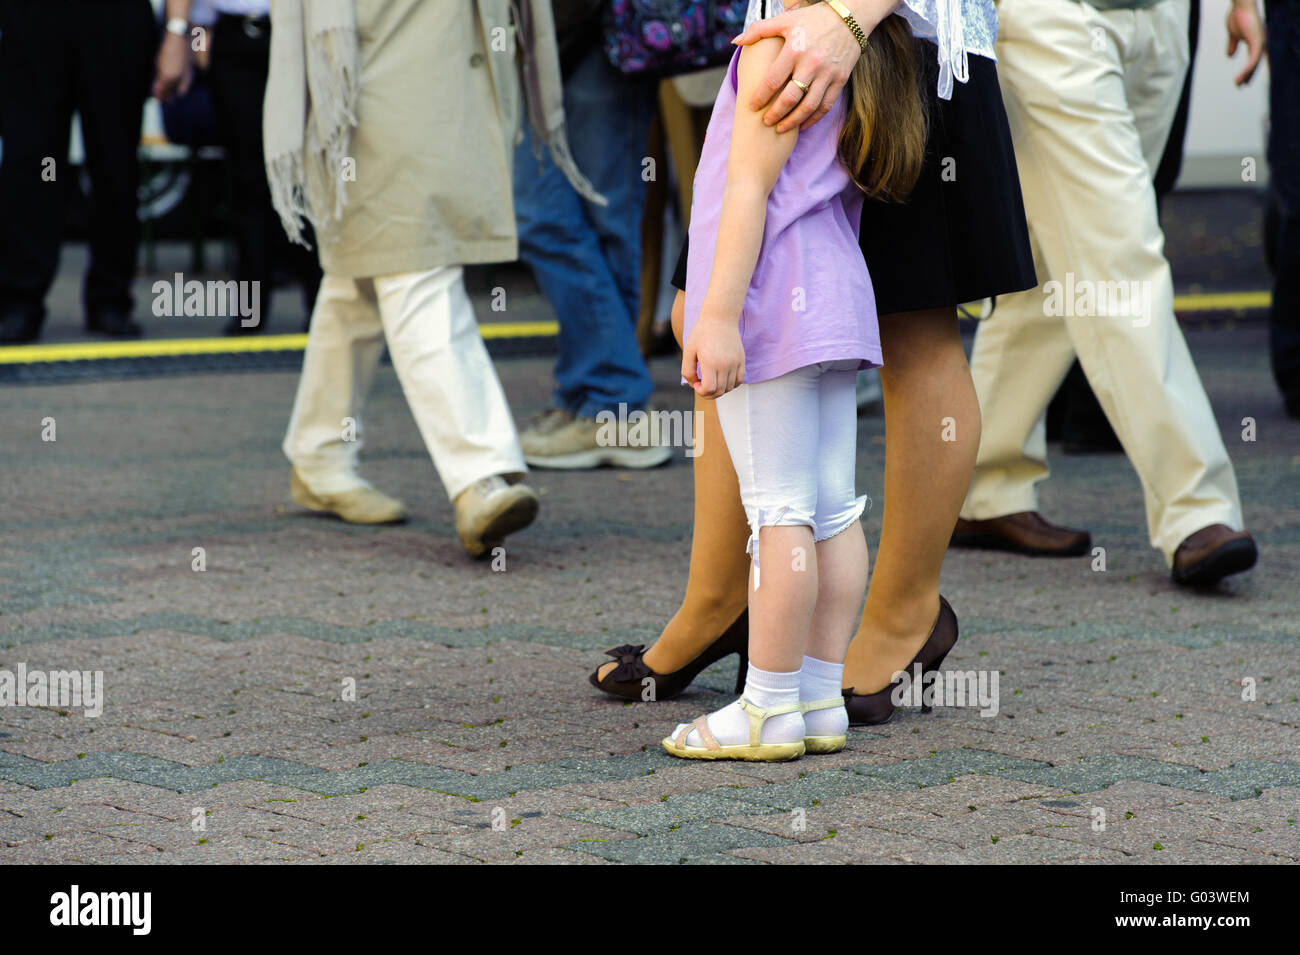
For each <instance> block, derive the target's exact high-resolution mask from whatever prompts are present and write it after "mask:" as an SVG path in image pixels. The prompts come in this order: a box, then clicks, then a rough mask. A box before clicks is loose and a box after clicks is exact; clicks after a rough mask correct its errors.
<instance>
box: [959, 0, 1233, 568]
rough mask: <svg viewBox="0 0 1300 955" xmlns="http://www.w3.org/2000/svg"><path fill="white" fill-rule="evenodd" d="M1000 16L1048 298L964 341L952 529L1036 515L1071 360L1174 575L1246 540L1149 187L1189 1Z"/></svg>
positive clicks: (1002, 12)
mask: <svg viewBox="0 0 1300 955" xmlns="http://www.w3.org/2000/svg"><path fill="white" fill-rule="evenodd" d="M998 14H999V18H1000V27H999V36H998V43H997V54H998V74H999V76H1000V78H1001V83H1002V96H1003V99H1004V101H1005V102H1006V108H1007V117H1008V119H1009V121H1010V124H1011V132H1012V136H1013V139H1014V141H1015V149H1016V160H1017V164H1018V166H1019V170H1020V184H1021V189H1022V190H1023V192H1024V199H1025V214H1026V217H1027V219H1028V221H1029V231H1030V236H1031V238H1032V240H1033V244H1034V262H1035V265H1036V267H1037V270H1038V278H1039V281H1040V282H1042V283H1043V284H1042V285H1041V286H1040V287H1039V288H1037V289H1030V290H1029V291H1026V292H1018V293H1016V294H1014V295H1007V296H1004V297H1000V298H999V299H998V301H997V307H996V309H995V310H994V313H993V315H992V316H991V317H990V318H989V319H988V320H987V321H984V322H981V324H980V326H979V331H978V332H977V334H976V337H975V349H974V353H973V355H972V356H971V374H972V376H973V377H974V379H975V388H976V391H977V392H978V393H979V401H980V412H981V414H982V416H983V420H984V430H983V437H982V439H981V442H980V450H979V457H978V460H977V462H976V467H975V478H974V481H973V482H972V484H971V488H970V491H969V493H968V494H967V497H966V503H965V506H964V507H963V508H962V516H963V517H965V518H968V519H972V520H983V519H988V518H992V517H999V516H1002V515H1004V514H1010V513H1014V512H1017V511H1026V510H1037V507H1038V502H1037V491H1036V487H1035V485H1036V484H1037V483H1038V482H1039V481H1041V480H1043V479H1044V478H1046V477H1047V475H1048V466H1047V447H1046V441H1045V420H1044V419H1045V416H1046V409H1047V405H1048V402H1049V401H1050V400H1051V398H1052V395H1053V394H1054V393H1055V391H1056V389H1057V388H1058V387H1059V385H1060V384H1061V381H1062V380H1063V379H1064V377H1065V375H1066V372H1067V371H1068V370H1069V367H1070V364H1071V363H1072V361H1073V360H1074V357H1075V355H1077V356H1078V358H1079V362H1080V364H1081V365H1082V366H1083V370H1084V373H1085V374H1086V375H1087V377H1088V381H1089V382H1090V383H1091V385H1092V389H1093V391H1094V392H1096V395H1097V398H1098V400H1099V401H1100V402H1101V406H1102V408H1103V410H1104V411H1105V412H1106V417H1107V418H1109V419H1110V423H1111V425H1112V426H1113V427H1114V429H1115V433H1116V434H1117V435H1118V436H1119V439H1120V441H1121V443H1122V444H1123V445H1124V450H1125V451H1126V452H1127V454H1128V457H1129V460H1130V461H1131V462H1132V464H1133V467H1134V468H1135V470H1136V471H1137V473H1138V477H1139V479H1140V480H1141V482H1142V489H1143V492H1144V495H1145V503H1146V514H1147V530H1148V533H1149V535H1150V539H1151V543H1152V545H1153V546H1155V547H1157V548H1158V549H1159V550H1161V551H1162V552H1163V553H1164V555H1165V558H1166V560H1169V561H1172V558H1173V553H1174V551H1175V550H1176V549H1177V548H1178V545H1179V544H1180V543H1181V542H1182V541H1183V540H1184V539H1185V538H1186V537H1188V536H1189V535H1190V534H1192V533H1194V532H1196V531H1198V530H1200V529H1201V528H1203V527H1206V526H1208V525H1210V524H1218V523H1223V524H1227V525H1229V526H1230V527H1232V528H1234V529H1240V528H1241V527H1242V515H1241V502H1240V499H1239V497H1238V494H1237V480H1236V477H1235V475H1234V473H1233V469H1232V463H1231V462H1230V461H1229V459H1228V453H1227V450H1226V449H1225V447H1224V443H1223V438H1222V436H1221V434H1220V431H1219V426H1218V424H1217V422H1216V421H1215V418H1214V412H1213V411H1212V410H1211V408H1210V402H1209V399H1208V398H1207V397H1206V395H1205V389H1204V388H1203V387H1202V385H1201V380H1200V378H1199V376H1198V375H1197V373H1196V368H1195V366H1194V365H1193V364H1192V358H1191V355H1190V353H1189V352H1188V350H1187V343H1186V341H1185V340H1184V338H1183V334H1182V331H1181V330H1180V329H1179V327H1178V323H1177V321H1176V320H1175V318H1174V307H1173V295H1174V290H1173V279H1172V276H1171V274H1170V270H1169V263H1168V261H1167V260H1166V259H1165V257H1164V233H1163V232H1162V230H1161V228H1160V221H1159V218H1158V216H1157V213H1156V200H1155V192H1154V189H1153V188H1152V185H1151V175H1152V170H1153V169H1154V168H1155V166H1156V164H1157V163H1158V162H1159V159H1160V155H1161V153H1162V152H1163V150H1164V147H1165V142H1166V140H1167V138H1168V135H1169V128H1170V126H1171V124H1172V122H1173V117H1174V112H1175V110H1176V108H1177V105H1178V98H1179V95H1180V93H1181V90H1182V83H1183V77H1184V75H1185V73H1186V70H1187V62H1188V47H1187V19H1188V0H1163V2H1161V3H1158V4H1156V5H1155V6H1152V7H1149V8H1147V9H1142V10H1110V11H1098V10H1096V9H1094V8H1093V7H1091V6H1089V5H1088V4H1085V3H1075V2H1071V0H1002V2H1001V3H999V4H998ZM957 174H958V175H961V170H960V169H958V170H957Z"/></svg>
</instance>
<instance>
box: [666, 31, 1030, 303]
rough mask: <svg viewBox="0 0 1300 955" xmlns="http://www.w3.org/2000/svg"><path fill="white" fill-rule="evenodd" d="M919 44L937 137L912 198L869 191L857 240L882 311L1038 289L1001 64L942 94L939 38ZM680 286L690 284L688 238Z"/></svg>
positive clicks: (984, 61)
mask: <svg viewBox="0 0 1300 955" xmlns="http://www.w3.org/2000/svg"><path fill="white" fill-rule="evenodd" d="M917 43H918V44H920V46H921V49H920V54H921V62H922V64H923V69H924V82H925V84H926V85H925V90H926V108H927V110H928V113H929V122H930V130H929V140H928V142H927V144H926V158H925V165H924V166H923V167H922V170H921V178H920V179H919V180H918V182H917V184H916V188H915V189H914V190H913V191H912V194H911V196H909V197H908V199H907V201H906V202H902V203H897V202H878V201H875V200H871V199H868V200H867V201H866V202H865V203H863V207H862V228H861V232H860V238H859V244H860V245H861V246H862V255H863V257H864V258H865V259H866V262H867V267H868V268H869V269H870V270H871V283H872V285H873V286H874V288H875V290H876V311H877V312H878V313H879V314H881V315H889V314H893V313H896V312H914V311H919V310H921V309H933V308H949V307H953V306H956V305H961V304H962V303H964V302H975V301H978V300H980V299H982V298H989V297H992V296H994V295H1004V294H1007V293H1010V292H1019V291H1023V290H1024V289H1028V288H1033V287H1034V286H1035V285H1037V284H1038V281H1037V279H1036V278H1035V275H1034V259H1033V253H1032V251H1031V249H1030V244H1029V230H1028V228H1027V227H1026V225H1025V208H1024V203H1023V201H1022V199H1021V196H1020V178H1019V175H1018V174H1017V172H1016V157H1015V150H1014V149H1013V148H1012V145H1011V131H1010V129H1009V128H1008V127H1007V114H1006V110H1005V109H1004V108H1003V105H1002V91H1001V90H1000V89H999V87H998V74H997V65H996V64H995V63H994V61H993V60H990V59H988V58H987V57H983V56H971V57H970V58H969V69H970V79H969V81H968V82H966V83H954V84H953V93H952V99H951V100H941V99H939V98H938V96H936V95H935V93H934V89H935V85H936V76H937V72H938V66H937V63H936V61H935V51H934V45H933V44H931V43H928V42H927V41H924V40H918V41H917ZM673 284H674V285H675V286H677V288H679V289H684V288H685V287H686V244H685V243H683V245H682V252H681V255H680V256H679V257H678V260H677V269H676V271H675V273H674V275H673Z"/></svg>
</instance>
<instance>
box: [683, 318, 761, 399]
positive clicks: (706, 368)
mask: <svg viewBox="0 0 1300 955" xmlns="http://www.w3.org/2000/svg"><path fill="white" fill-rule="evenodd" d="M697 365H698V370H697V367H696V366H697ZM682 377H683V378H685V379H686V382H687V384H689V385H690V386H691V387H692V388H694V389H695V393H696V394H697V395H699V396H700V397H701V398H721V397H722V396H723V395H725V394H726V393H727V392H728V391H731V390H733V389H734V388H735V387H736V386H737V385H741V384H744V382H745V346H744V345H743V344H742V343H741V340H740V328H739V324H738V322H737V321H736V319H734V318H727V317H723V316H710V315H708V314H704V313H702V314H701V315H700V318H699V321H697V322H696V323H695V327H694V328H693V329H691V334H690V336H689V337H688V338H687V339H686V344H685V345H684V346H683V347H682Z"/></svg>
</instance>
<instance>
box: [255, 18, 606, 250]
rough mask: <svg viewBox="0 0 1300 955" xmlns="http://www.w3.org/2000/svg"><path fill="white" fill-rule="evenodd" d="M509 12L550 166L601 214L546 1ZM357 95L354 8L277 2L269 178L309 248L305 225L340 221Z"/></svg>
mask: <svg viewBox="0 0 1300 955" xmlns="http://www.w3.org/2000/svg"><path fill="white" fill-rule="evenodd" d="M512 7H513V9H514V15H515V23H516V26H517V27H518V32H517V35H518V38H519V44H520V47H521V54H522V60H523V67H522V76H521V86H522V88H523V94H524V102H525V108H526V110H527V115H528V121H529V123H530V125H531V126H532V130H533V134H534V141H535V142H537V143H539V144H540V143H545V144H546V145H547V146H548V147H549V148H550V151H551V158H552V160H553V161H554V162H555V165H556V166H557V167H558V168H559V169H560V170H561V171H562V172H563V173H564V174H565V176H566V177H567V178H568V180H569V182H570V183H572V184H573V188H574V189H576V190H577V191H578V192H579V193H580V194H581V195H582V196H584V197H585V198H587V199H589V200H591V201H592V202H595V203H597V204H599V205H605V204H607V200H606V199H605V197H604V196H602V195H600V194H599V193H598V192H596V189H595V187H594V186H592V184H591V183H590V182H589V181H588V180H587V178H586V177H585V176H584V175H583V174H582V172H581V171H580V170H579V169H578V166H577V163H576V162H575V161H574V159H573V155H572V153H570V151H569V143H568V137H567V136H566V135H565V131H564V88H563V85H562V81H561V78H560V61H559V52H558V49H557V47H556V42H555V20H554V17H553V15H552V13H551V4H550V0H514V2H513V3H512ZM360 88H361V49H360V44H359V42H358V36H357V17H356V8H355V6H354V0H272V3H271V69H270V76H269V77H268V80H267V86H266V101H265V105H264V117H263V146H264V149H265V153H266V174H267V180H268V183H269V185H270V188H271V201H272V203H273V204H274V206H275V210H276V212H278V213H279V214H280V219H281V221H282V222H283V223H284V229H285V232H286V233H287V234H288V236H289V238H290V239H292V240H293V241H295V242H297V243H299V244H302V245H306V241H305V240H304V238H303V234H302V230H303V223H304V220H305V221H307V222H310V223H312V224H313V225H320V224H321V223H323V222H325V221H327V220H328V219H330V218H339V217H340V216H342V214H343V206H344V204H345V202H346V201H347V197H346V195H345V184H344V182H343V177H341V176H339V175H337V174H336V171H337V170H338V169H339V168H341V166H342V161H343V159H344V157H345V156H346V155H347V150H348V144H349V141H350V138H351V130H352V127H353V126H356V125H357V99H358V94H359V92H360ZM537 148H538V149H539V150H540V146H538V147H537Z"/></svg>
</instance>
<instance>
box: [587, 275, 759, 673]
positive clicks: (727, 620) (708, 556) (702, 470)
mask: <svg viewBox="0 0 1300 955" xmlns="http://www.w3.org/2000/svg"><path fill="white" fill-rule="evenodd" d="M684 303H685V296H684V295H683V294H682V293H681V292H678V293H677V298H676V300H675V301H674V302H673V313H672V322H673V333H674V334H675V335H676V336H677V343H678V344H679V345H680V344H681V341H682V319H683V309H684V307H685V305H684ZM695 439H696V446H697V447H698V448H699V450H700V453H699V454H698V455H696V456H695V457H694V458H692V459H691V460H692V462H693V463H694V469H695V476H694V480H695V533H694V536H693V537H692V539H691V568H690V576H689V577H688V579H687V581H686V596H685V597H684V598H683V599H682V604H681V606H680V607H679V608H678V609H677V613H675V614H673V618H672V619H671V620H669V621H668V625H667V626H665V627H664V630H663V633H662V634H660V636H659V640H658V641H657V642H656V643H655V645H654V646H652V647H651V648H650V649H649V650H647V651H646V653H645V656H644V657H643V658H642V659H644V660H645V664H646V666H648V667H650V668H651V669H652V670H654V671H655V672H656V673H672V672H673V671H674V670H679V669H681V668H682V667H683V666H685V665H686V664H687V663H689V662H690V661H691V660H693V659H695V657H697V656H699V654H700V651H701V650H703V649H704V648H705V647H707V646H708V645H709V644H710V643H712V642H713V641H714V640H716V639H717V638H718V637H719V636H721V635H722V631H724V630H726V629H727V627H729V626H731V624H732V623H734V622H735V620H736V618H737V617H738V616H740V612H741V611H742V610H744V609H745V601H746V599H747V597H748V590H749V555H748V554H746V553H745V542H746V541H748V540H749V524H748V523H747V522H746V520H745V509H744V508H743V507H742V506H741V503H740V485H739V483H738V481H737V480H736V471H735V469H734V468H732V466H731V455H729V454H728V453H727V444H726V441H725V440H724V439H723V437H722V425H721V424H719V422H718V412H717V409H716V408H715V407H714V403H713V399H712V398H701V397H699V396H698V395H697V396H696V397H695ZM617 665H618V664H617V663H615V662H614V661H610V662H609V663H608V664H606V665H605V666H602V667H601V668H600V676H601V677H604V676H605V675H606V674H607V673H608V672H609V671H610V670H612V669H613V668H614V667H615V666H617Z"/></svg>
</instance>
